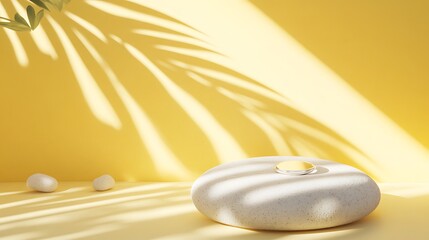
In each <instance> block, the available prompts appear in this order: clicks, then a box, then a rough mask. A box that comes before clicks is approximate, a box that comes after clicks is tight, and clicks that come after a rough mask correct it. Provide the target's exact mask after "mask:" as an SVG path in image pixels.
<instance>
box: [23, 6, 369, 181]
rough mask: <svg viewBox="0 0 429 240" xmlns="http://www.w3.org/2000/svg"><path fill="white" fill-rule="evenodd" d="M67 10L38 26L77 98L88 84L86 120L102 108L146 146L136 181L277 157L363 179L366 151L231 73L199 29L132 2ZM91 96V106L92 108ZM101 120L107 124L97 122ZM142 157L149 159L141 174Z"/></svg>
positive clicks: (137, 162)
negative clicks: (347, 170)
mask: <svg viewBox="0 0 429 240" xmlns="http://www.w3.org/2000/svg"><path fill="white" fill-rule="evenodd" d="M67 11H68V12H69V13H71V14H67V13H66V14H64V15H63V16H60V15H58V16H55V20H54V19H52V18H51V19H50V20H49V21H48V22H46V23H42V25H43V27H44V28H45V29H46V32H47V33H48V36H50V38H51V41H52V42H53V45H55V49H56V51H57V52H58V55H59V58H66V59H68V62H69V63H68V65H69V66H72V68H73V62H74V61H78V62H80V63H81V64H80V67H78V69H74V70H73V71H74V74H75V78H76V80H77V81H83V82H82V83H81V84H80V85H81V90H82V91H83V93H84V95H85V87H83V86H84V85H85V84H86V85H88V81H90V82H91V78H92V83H91V84H92V85H91V86H92V90H91V91H89V92H88V93H87V94H86V95H87V98H86V101H87V103H88V105H89V107H90V108H91V110H92V113H93V114H94V115H96V117H97V110H98V111H100V109H99V106H104V112H98V115H99V116H98V119H99V120H100V121H102V122H103V121H104V123H106V124H107V125H108V126H112V127H115V126H116V128H117V129H118V130H120V131H124V129H129V128H132V129H134V130H133V132H134V136H135V138H138V139H140V141H141V142H142V143H143V145H144V146H145V148H144V149H145V150H144V153H143V152H142V153H141V155H140V158H138V159H139V160H137V159H136V160H135V162H134V163H132V165H135V166H141V167H139V168H136V172H134V173H133V174H135V175H136V176H137V179H138V178H140V179H141V178H142V177H141V174H138V173H137V170H139V171H141V170H142V169H144V174H149V173H150V172H157V173H156V174H154V175H153V176H152V175H150V176H152V177H153V179H157V178H159V177H161V178H164V179H166V180H172V179H186V178H187V176H188V177H189V176H191V175H192V173H196V174H195V175H198V174H199V173H201V172H202V171H204V170H205V169H207V168H208V167H210V166H214V165H217V164H218V163H219V162H222V161H228V160H234V159H236V158H241V157H247V156H261V155H275V154H279V155H307V156H316V157H323V158H327V159H336V160H339V161H342V162H345V163H348V164H352V165H354V166H356V167H359V168H362V169H364V170H367V171H370V169H367V168H366V167H367V166H368V163H369V162H368V157H367V156H365V154H364V153H362V152H361V151H359V150H358V149H357V148H356V147H354V146H353V145H352V144H351V143H350V142H348V141H347V140H346V139H344V138H342V137H341V136H339V135H338V134H336V133H335V132H333V131H332V130H330V129H328V128H327V127H326V126H324V125H323V124H321V123H319V122H318V121H317V120H316V119H312V118H310V117H308V116H306V115H305V114H303V113H302V112H301V111H300V110H299V108H297V107H296V106H294V105H293V103H292V102H290V100H289V99H287V98H286V97H284V96H282V94H280V93H278V92H276V91H275V90H273V89H269V88H267V87H266V86H264V85H263V84H261V83H259V82H257V81H255V80H253V79H251V78H249V77H247V76H246V75H244V74H242V73H240V72H238V71H236V70H234V67H233V66H232V65H230V64H229V63H228V61H229V60H228V57H227V56H224V55H223V54H222V53H220V52H219V51H218V50H216V46H214V45H213V44H211V43H210V38H209V37H208V36H206V35H205V34H204V33H202V32H200V31H198V30H197V29H195V28H193V27H191V26H189V25H187V24H185V23H183V22H181V21H179V20H177V19H174V18H172V17H170V16H168V15H166V14H163V13H161V12H159V11H156V10H155V9H151V8H148V7H146V6H144V5H141V4H137V3H134V2H132V1H113V0H108V1H91V0H88V1H85V2H83V3H76V2H74V1H72V2H71V3H70V4H69V8H68V9H67ZM70 16H77V17H78V18H80V19H83V20H84V22H86V23H88V24H89V25H88V24H83V22H82V21H79V20H78V21H76V17H75V18H73V17H70ZM88 26H92V27H88ZM59 28H60V29H62V30H60V32H61V31H62V32H63V33H64V34H63V36H62V37H61V36H59V35H58V29H59ZM52 36H58V38H57V39H54V38H52ZM65 36H67V39H68V40H65V39H66V37H65ZM58 39H59V40H58ZM64 41H66V42H67V44H65V42H64ZM27 42H28V40H27ZM67 48H74V49H75V51H74V53H75V55H76V56H77V58H74V59H71V58H70V49H67ZM124 50H125V51H124ZM30 63H31V59H30ZM82 69H85V71H86V74H85V75H82V74H81V73H82V71H81V70H82ZM88 76H89V77H88ZM79 78H85V79H84V80H83V79H79ZM88 79H90V80H88ZM94 89H95V90H94ZM93 91H96V92H98V93H97V94H98V103H97V104H95V103H94V102H92V106H91V100H88V96H89V95H90V92H92V93H93ZM100 99H101V100H100ZM92 101H93V100H92ZM100 101H101V102H102V103H100ZM154 103H156V104H154ZM106 115H109V116H110V118H109V119H113V120H107V121H106V120H103V116H106ZM183 139H186V140H185V141H184V140H183ZM261 143H264V144H261ZM261 145H262V147H261ZM193 146H194V147H193ZM153 149H156V150H153ZM142 158H143V159H148V160H145V161H144V166H142V165H141V164H142V163H141V159H142ZM169 159H170V160H169ZM362 162H364V163H365V164H362ZM163 166H169V167H167V169H168V168H170V170H171V171H170V172H168V171H167V170H166V168H163ZM124 171H127V170H126V169H124ZM163 172H164V173H163ZM179 172H182V174H177V173H179ZM175 174H177V175H175ZM147 176H148V175H146V178H147ZM143 178H145V177H143ZM191 178H192V177H191Z"/></svg>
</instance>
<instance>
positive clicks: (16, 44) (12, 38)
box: [0, 3, 29, 67]
mask: <svg viewBox="0 0 429 240" xmlns="http://www.w3.org/2000/svg"><path fill="white" fill-rule="evenodd" d="M0 15H1V16H4V17H7V18H9V15H8V14H7V12H6V10H5V9H4V7H3V5H2V4H1V3H0ZM3 30H4V32H5V33H6V36H7V37H8V38H9V42H10V43H11V44H12V48H13V51H14V52H15V56H16V60H17V61H18V63H19V65H21V66H22V67H26V66H28V62H29V61H28V56H27V53H26V52H25V49H24V46H23V45H22V43H21V40H20V39H19V37H18V35H17V33H16V32H15V31H12V30H9V29H6V28H3Z"/></svg>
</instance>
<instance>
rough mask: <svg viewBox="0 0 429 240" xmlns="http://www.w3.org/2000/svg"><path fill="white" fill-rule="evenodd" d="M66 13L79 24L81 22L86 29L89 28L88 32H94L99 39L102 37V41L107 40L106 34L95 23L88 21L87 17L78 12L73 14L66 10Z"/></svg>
mask: <svg viewBox="0 0 429 240" xmlns="http://www.w3.org/2000/svg"><path fill="white" fill-rule="evenodd" d="M65 14H66V15H67V16H68V17H69V18H70V19H71V20H73V21H75V22H76V23H77V24H79V25H80V26H82V27H83V28H85V29H86V30H88V32H90V33H91V34H93V35H94V36H96V37H97V38H98V39H100V40H101V41H102V42H104V43H106V42H107V38H106V36H105V35H104V34H103V32H102V31H101V30H100V29H99V28H98V27H96V26H95V25H94V24H92V23H90V22H88V21H87V20H85V19H83V18H81V17H79V16H77V15H76V14H73V13H71V12H65Z"/></svg>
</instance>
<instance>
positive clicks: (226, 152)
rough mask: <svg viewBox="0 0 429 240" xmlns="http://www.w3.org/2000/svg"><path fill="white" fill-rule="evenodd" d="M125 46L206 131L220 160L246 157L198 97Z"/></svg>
mask: <svg viewBox="0 0 429 240" xmlns="http://www.w3.org/2000/svg"><path fill="white" fill-rule="evenodd" d="M124 46H125V48H126V49H127V50H128V51H129V52H130V53H131V54H132V55H133V56H134V57H135V58H136V59H137V60H139V61H140V62H141V63H142V64H143V65H144V66H145V67H146V68H148V69H149V70H150V71H151V72H152V74H153V75H154V76H155V77H156V78H157V79H158V81H159V82H160V83H161V84H162V85H163V86H164V88H165V90H166V91H167V92H168V93H169V94H170V96H171V97H172V98H173V99H175V100H176V101H177V103H178V104H179V106H180V107H181V108H182V109H183V110H184V111H185V112H186V113H187V114H188V115H189V116H190V117H191V119H192V120H193V121H194V122H195V124H197V125H198V126H199V127H200V129H201V130H202V131H203V132H204V133H205V135H206V136H207V138H208V139H209V140H210V142H211V144H212V145H213V148H214V150H215V152H216V154H217V156H218V158H219V161H221V162H225V161H231V159H241V158H244V157H246V153H245V152H244V150H243V149H242V148H241V146H240V145H239V144H238V143H237V141H236V140H235V139H234V137H233V136H232V135H231V134H230V133H229V132H228V131H227V130H226V129H224V128H223V126H222V125H221V124H220V123H219V122H218V121H217V120H216V118H215V117H214V116H213V115H212V114H211V113H210V112H209V111H208V110H207V109H206V108H205V107H204V106H203V105H202V104H201V103H200V102H199V101H198V100H197V99H195V98H194V97H193V96H192V95H191V94H189V93H188V92H186V91H185V90H183V89H182V88H180V87H179V86H178V85H177V84H176V83H174V82H173V81H172V80H171V79H170V78H169V77H168V76H167V75H165V74H164V73H163V72H162V71H161V70H160V69H159V68H158V67H157V66H156V65H155V64H153V63H152V61H151V60H149V59H148V58H147V57H146V56H145V55H144V54H143V53H142V52H141V51H140V50H138V49H137V48H135V47H133V46H132V45H130V44H128V43H124Z"/></svg>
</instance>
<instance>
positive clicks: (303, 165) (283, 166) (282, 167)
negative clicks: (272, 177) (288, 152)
mask: <svg viewBox="0 0 429 240" xmlns="http://www.w3.org/2000/svg"><path fill="white" fill-rule="evenodd" d="M314 169H316V167H315V166H314V165H313V164H311V163H309V162H304V161H284V162H281V163H279V164H277V166H276V172H278V173H282V174H292V175H304V174H308V173H311V172H313V171H314Z"/></svg>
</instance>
